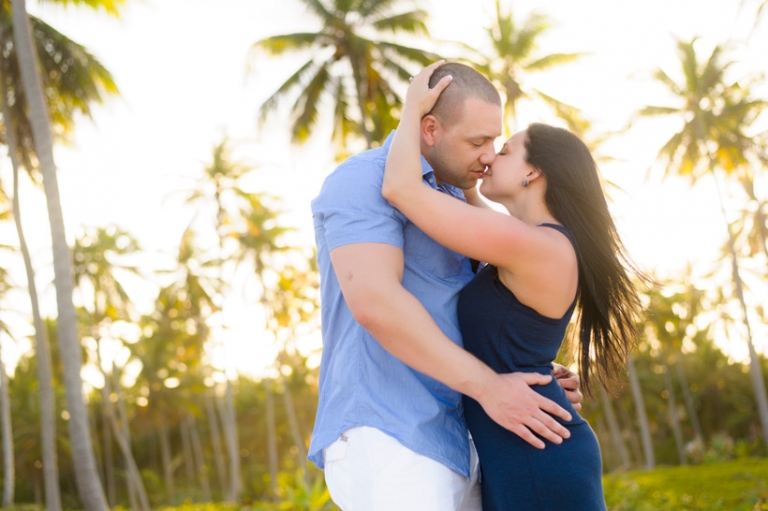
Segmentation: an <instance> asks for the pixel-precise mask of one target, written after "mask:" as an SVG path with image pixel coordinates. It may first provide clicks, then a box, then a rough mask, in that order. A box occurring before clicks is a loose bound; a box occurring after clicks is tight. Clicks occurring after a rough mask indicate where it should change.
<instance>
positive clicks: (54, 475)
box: [0, 29, 61, 511]
mask: <svg viewBox="0 0 768 511" xmlns="http://www.w3.org/2000/svg"><path fill="white" fill-rule="evenodd" d="M1 33H2V30H1V29H0V34H1ZM1 58H3V57H2V53H1V52H0V59H1ZM0 69H2V66H0ZM0 95H1V98H0V102H2V113H3V120H4V122H5V139H6V143H7V144H8V156H9V157H10V159H11V166H12V167H13V220H14V222H15V224H16V234H17V236H18V238H19V246H20V248H21V255H22V258H23V259H24V268H25V269H26V271H27V288H28V289H29V299H30V302H31V304H32V321H33V324H34V327H35V353H36V358H37V379H38V385H39V386H40V437H41V438H40V441H41V451H42V458H43V459H42V462H43V480H44V483H45V504H46V509H47V510H48V511H61V493H60V491H59V461H58V454H57V452H56V403H55V398H54V392H53V371H52V370H51V366H52V363H51V348H50V346H49V345H48V338H47V337H46V331H45V327H44V326H43V319H42V316H41V315H40V304H39V301H38V298H37V284H35V270H34V268H33V267H32V258H31V257H30V255H29V247H28V246H27V239H26V236H25V235H24V229H23V228H22V225H21V205H20V199H19V167H20V165H19V160H18V153H17V146H16V130H15V122H14V119H13V117H12V115H11V109H10V108H9V107H8V89H7V87H6V83H5V76H3V75H2V74H0Z"/></svg>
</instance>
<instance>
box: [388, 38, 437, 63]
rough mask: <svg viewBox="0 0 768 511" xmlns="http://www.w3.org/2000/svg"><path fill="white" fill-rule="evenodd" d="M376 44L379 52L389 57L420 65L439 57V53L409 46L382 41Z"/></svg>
mask: <svg viewBox="0 0 768 511" xmlns="http://www.w3.org/2000/svg"><path fill="white" fill-rule="evenodd" d="M376 44H377V46H378V48H379V49H380V50H381V52H382V53H383V54H385V55H387V56H391V57H390V58H392V57H395V56H397V57H399V58H402V59H405V60H407V61H410V62H414V63H416V64H419V65H422V66H426V65H429V64H431V63H433V62H435V61H436V60H440V59H441V57H440V55H438V54H437V53H432V52H430V51H425V50H421V49H419V48H412V47H410V46H403V45H401V44H396V43H390V42H383V41H382V42H378V43H376Z"/></svg>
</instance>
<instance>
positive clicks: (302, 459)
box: [278, 372, 310, 487]
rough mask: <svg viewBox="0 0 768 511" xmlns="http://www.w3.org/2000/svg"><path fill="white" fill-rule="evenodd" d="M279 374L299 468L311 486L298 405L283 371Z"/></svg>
mask: <svg viewBox="0 0 768 511" xmlns="http://www.w3.org/2000/svg"><path fill="white" fill-rule="evenodd" d="M278 374H279V375H280V380H281V381H282V383H283V405H284V406H285V412H286V415H287V416H288V425H289V426H290V428H291V436H293V444H294V445H295V446H296V456H297V457H298V458H299V468H301V471H302V473H303V475H304V480H305V481H306V482H307V487H309V486H310V480H309V473H308V472H307V448H306V447H305V445H304V437H302V436H301V430H300V429H299V421H298V419H297V418H296V407H295V406H294V405H293V398H292V397H291V389H290V388H289V387H288V382H287V381H285V377H284V376H283V373H280V372H278Z"/></svg>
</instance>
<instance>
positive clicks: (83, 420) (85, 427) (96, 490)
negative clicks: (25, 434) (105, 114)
mask: <svg viewBox="0 0 768 511" xmlns="http://www.w3.org/2000/svg"><path fill="white" fill-rule="evenodd" d="M12 7H13V26H14V28H15V30H14V31H13V35H14V42H15V43H16V51H17V56H18V62H19V67H20V71H21V83H22V87H21V88H22V89H23V90H24V91H25V93H26V99H27V106H28V108H29V118H30V124H31V127H32V130H31V131H32V138H33V140H34V147H35V154H36V156H37V159H38V162H39V165H40V170H41V171H42V174H43V186H44V188H45V196H46V199H47V203H48V215H49V222H50V226H51V238H52V242H53V256H54V282H55V285H56V303H57V306H58V311H59V314H58V322H57V325H58V330H59V341H60V343H61V356H62V360H63V362H64V367H65V368H66V370H65V374H64V384H65V388H66V391H67V408H68V411H69V416H70V420H69V432H70V439H71V445H72V451H73V458H74V463H75V467H76V471H75V476H76V482H77V486H78V490H79V494H80V498H81V499H82V502H83V506H84V508H85V509H86V511H106V510H107V508H108V506H107V502H106V498H105V496H104V490H103V488H102V485H101V481H100V480H99V474H98V471H97V468H96V459H95V456H94V453H93V445H92V443H91V436H90V427H89V424H88V414H87V410H86V407H85V402H84V400H83V382H82V377H81V375H80V369H81V367H82V358H81V354H80V343H79V339H78V332H77V315H76V313H75V307H74V304H73V302H72V292H73V279H72V267H71V264H72V263H71V261H72V260H71V256H70V252H69V246H68V245H67V239H66V234H65V231H64V219H63V213H62V209H61V200H60V197H59V189H58V181H57V177H56V164H55V162H54V159H53V141H52V137H51V117H50V115H49V113H48V108H47V105H46V102H45V96H44V94H43V88H42V83H41V79H40V74H39V69H40V65H39V59H38V55H37V52H36V50H35V47H34V46H33V40H32V30H31V27H30V22H29V18H28V16H27V9H26V3H25V0H13V2H12Z"/></svg>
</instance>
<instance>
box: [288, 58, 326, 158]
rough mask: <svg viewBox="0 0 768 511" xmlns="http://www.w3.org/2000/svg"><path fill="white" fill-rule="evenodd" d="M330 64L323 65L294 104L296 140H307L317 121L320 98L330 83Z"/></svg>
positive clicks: (294, 133) (294, 137)
mask: <svg viewBox="0 0 768 511" xmlns="http://www.w3.org/2000/svg"><path fill="white" fill-rule="evenodd" d="M329 77H330V76H329V73H328V66H327V65H325V64H324V65H322V66H320V68H319V69H318V70H317V73H315V76H314V77H313V78H312V80H311V81H310V82H309V84H307V87H306V88H305V89H304V90H303V91H302V93H301V96H299V99H298V100H297V101H296V103H295V104H294V106H293V112H294V114H295V115H296V118H295V119H294V121H293V128H292V130H291V131H292V138H293V140H294V141H295V142H299V143H301V142H305V141H306V140H307V138H309V135H310V134H311V132H312V128H314V126H315V123H316V121H317V113H318V106H319V99H320V95H321V94H322V92H323V91H324V90H325V88H326V87H327V85H328V83H329Z"/></svg>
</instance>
